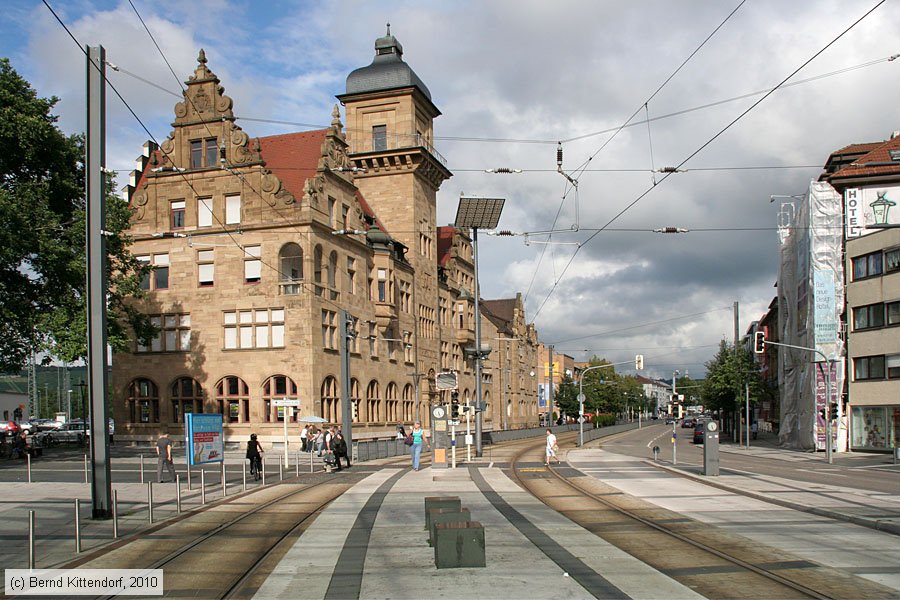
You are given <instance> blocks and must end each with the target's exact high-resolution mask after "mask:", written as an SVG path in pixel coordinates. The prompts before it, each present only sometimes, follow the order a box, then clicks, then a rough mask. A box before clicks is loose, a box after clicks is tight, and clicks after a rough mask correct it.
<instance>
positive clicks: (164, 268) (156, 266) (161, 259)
mask: <svg viewBox="0 0 900 600" xmlns="http://www.w3.org/2000/svg"><path fill="white" fill-rule="evenodd" d="M153 289H156V290H166V289H169V255H168V254H154V255H153Z"/></svg>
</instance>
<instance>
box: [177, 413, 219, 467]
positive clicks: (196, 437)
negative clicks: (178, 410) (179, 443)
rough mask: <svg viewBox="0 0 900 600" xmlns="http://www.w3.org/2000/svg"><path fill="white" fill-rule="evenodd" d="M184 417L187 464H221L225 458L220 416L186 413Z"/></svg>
mask: <svg viewBox="0 0 900 600" xmlns="http://www.w3.org/2000/svg"><path fill="white" fill-rule="evenodd" d="M184 417H185V427H184V435H185V440H184V447H185V450H186V452H185V454H187V458H188V463H189V464H191V465H202V464H204V463H214V462H222V461H223V460H224V458H225V438H224V436H223V431H222V415H211V414H200V413H187V414H185V415H184Z"/></svg>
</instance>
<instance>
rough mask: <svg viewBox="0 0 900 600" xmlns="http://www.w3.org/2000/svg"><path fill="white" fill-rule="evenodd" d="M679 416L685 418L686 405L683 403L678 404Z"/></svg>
mask: <svg viewBox="0 0 900 600" xmlns="http://www.w3.org/2000/svg"><path fill="white" fill-rule="evenodd" d="M678 418H679V419H683V418H684V406H682V405H681V404H679V405H678Z"/></svg>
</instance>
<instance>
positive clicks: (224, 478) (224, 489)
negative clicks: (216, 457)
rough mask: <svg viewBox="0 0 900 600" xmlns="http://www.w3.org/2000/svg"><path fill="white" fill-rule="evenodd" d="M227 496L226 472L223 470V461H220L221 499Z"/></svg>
mask: <svg viewBox="0 0 900 600" xmlns="http://www.w3.org/2000/svg"><path fill="white" fill-rule="evenodd" d="M227 495H228V472H227V471H226V470H225V459H224V458H223V459H222V497H223V498H224V497H225V496H227Z"/></svg>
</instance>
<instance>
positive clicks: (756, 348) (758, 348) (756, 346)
mask: <svg viewBox="0 0 900 600" xmlns="http://www.w3.org/2000/svg"><path fill="white" fill-rule="evenodd" d="M753 335H754V338H753V352H755V353H756V354H762V353H763V352H765V350H766V332H765V331H757V332H756V333H755V334H753Z"/></svg>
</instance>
